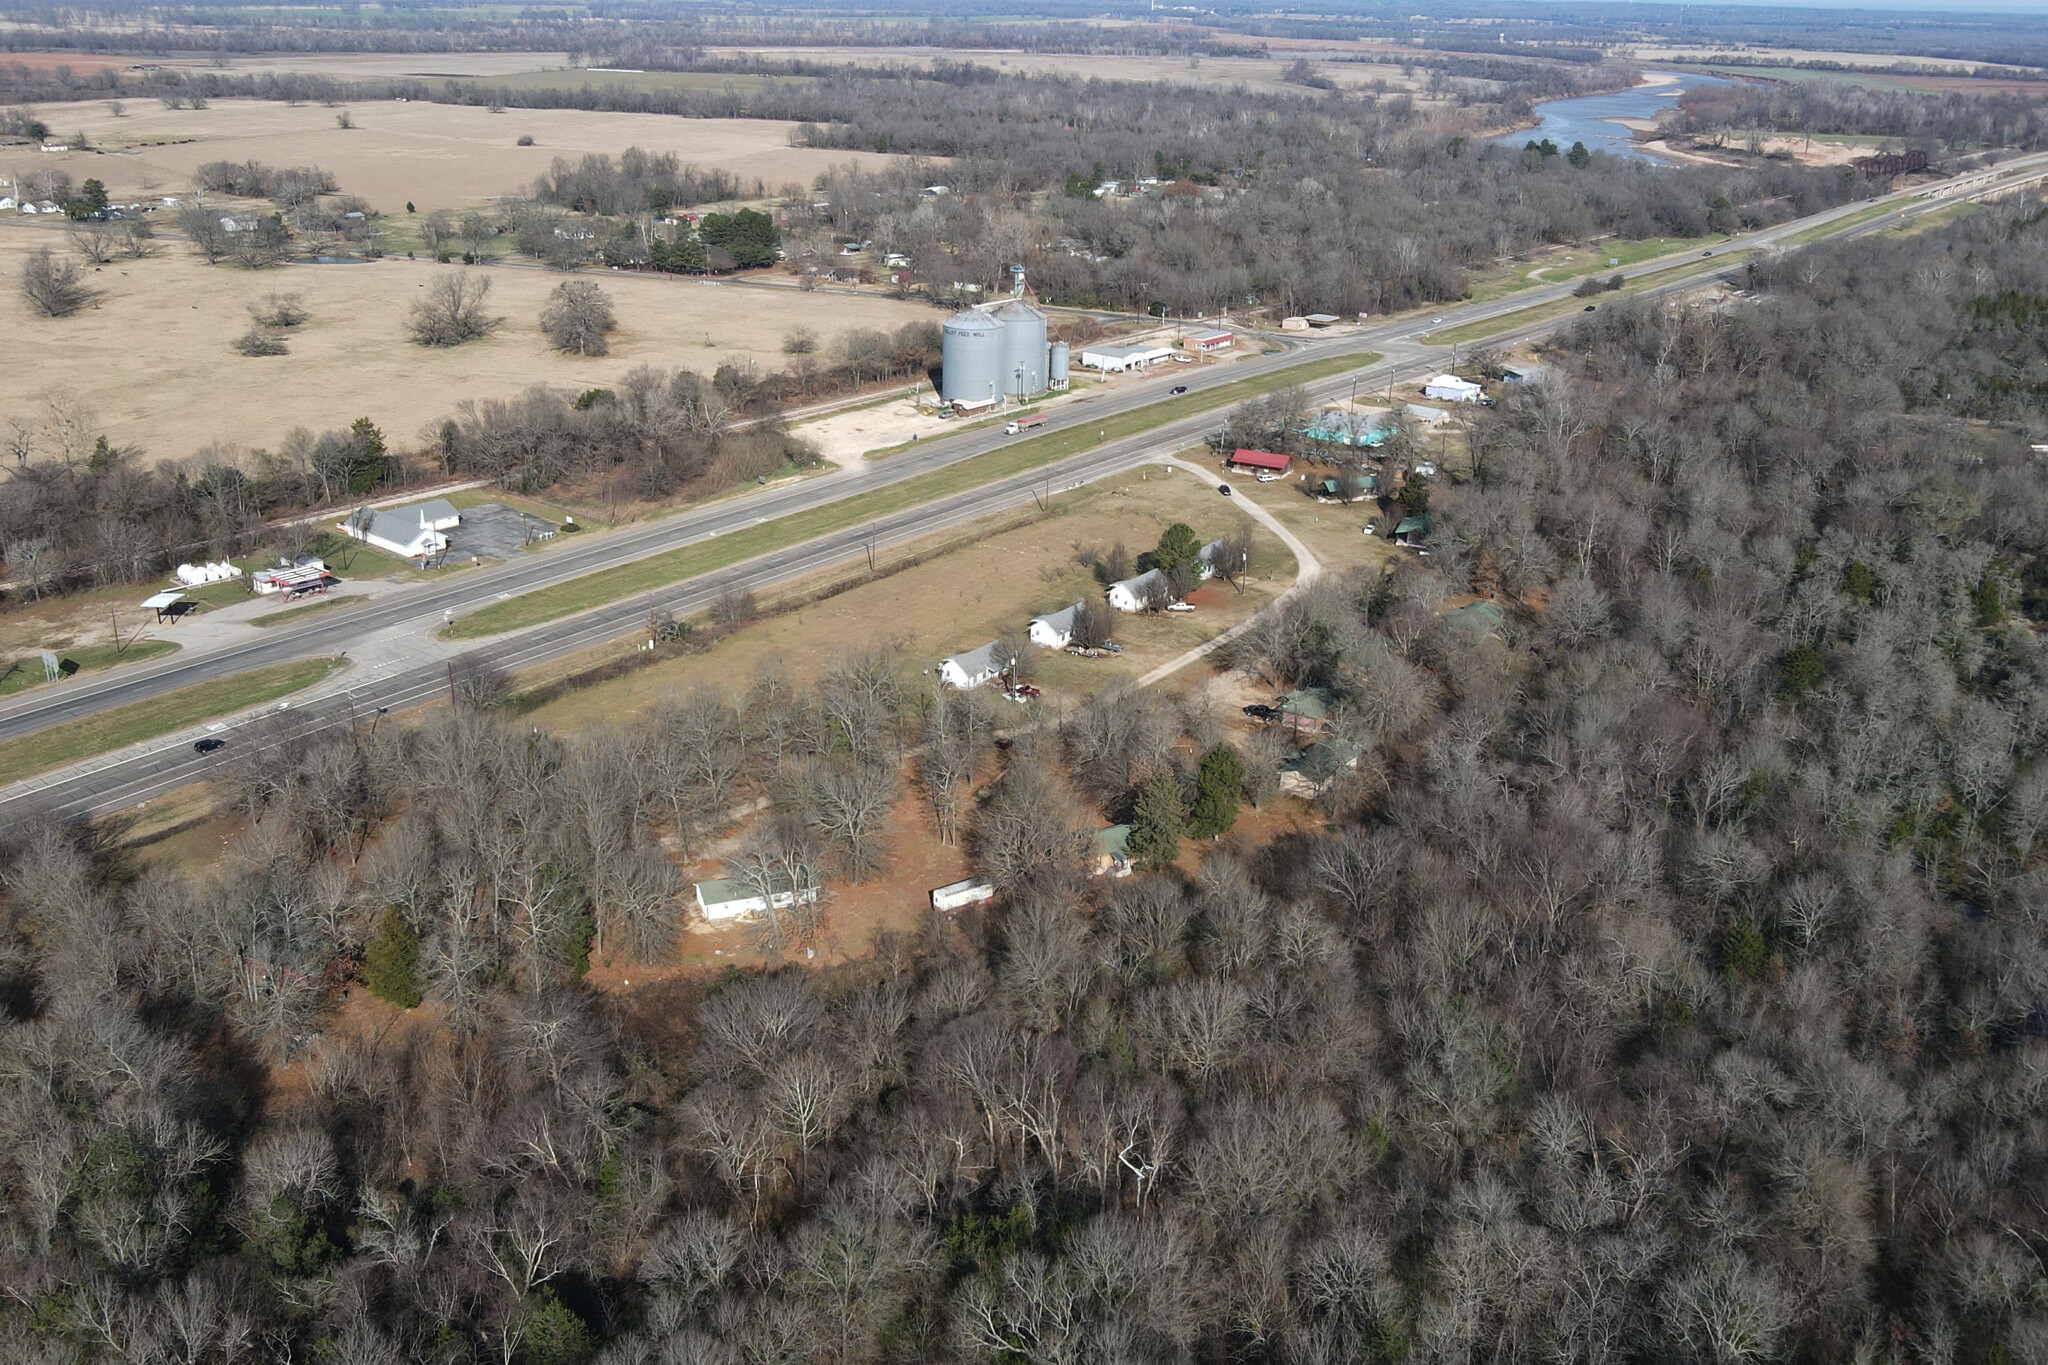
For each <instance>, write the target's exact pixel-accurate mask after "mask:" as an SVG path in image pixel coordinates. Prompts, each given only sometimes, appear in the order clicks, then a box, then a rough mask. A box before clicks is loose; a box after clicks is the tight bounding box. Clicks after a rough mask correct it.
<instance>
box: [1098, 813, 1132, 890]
mask: <svg viewBox="0 0 2048 1365" xmlns="http://www.w3.org/2000/svg"><path fill="white" fill-rule="evenodd" d="M1130 845H1131V827H1130V826H1129V825H1111V826H1110V827H1109V828H1107V829H1099V830H1097V831H1095V838H1094V841H1093V842H1092V843H1091V844H1090V846H1089V853H1090V857H1091V859H1092V861H1091V863H1090V866H1089V869H1088V874H1089V875H1090V876H1092V877H1128V876H1130V875H1131V849H1130Z"/></svg>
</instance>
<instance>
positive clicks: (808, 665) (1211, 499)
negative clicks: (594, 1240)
mask: <svg viewBox="0 0 2048 1365" xmlns="http://www.w3.org/2000/svg"><path fill="white" fill-rule="evenodd" d="M1149 472H1150V473H1151V474H1153V475H1155V476H1156V475H1157V474H1158V473H1159V470H1158V467H1157V466H1154V467H1151V469H1150V471H1149ZM1055 507H1056V509H1057V511H1056V514H1055V515H1053V516H1050V517H1045V518H1041V519H1038V520H1034V521H1031V522H1029V523H1028V524H1024V525H1018V524H1016V519H1015V517H1014V516H1010V517H1005V518H1002V519H999V520H996V521H995V522H993V523H992V524H991V525H992V526H993V527H1004V526H1007V527H1009V529H1006V530H994V531H993V533H990V532H989V530H988V529H987V527H986V526H985V527H984V528H981V533H980V534H977V533H976V532H977V528H962V529H958V530H955V531H953V532H950V533H949V534H948V535H947V536H945V537H944V538H942V539H940V540H938V541H936V542H932V543H931V544H932V545H945V546H957V548H952V549H950V550H948V551H947V552H946V553H943V554H938V555H935V556H934V557H933V558H932V559H930V560H928V561H927V562H925V563H923V564H919V565H917V566H916V567H914V568H909V569H905V570H902V571H901V572H898V573H894V574H890V575H888V576H886V577H883V578H880V579H877V580H875V581H873V582H869V583H864V584H861V585H860V586H858V587H855V588H852V589H850V590H848V591H845V592H841V593H839V594H837V595H835V596H832V597H828V598H826V599H824V600H823V601H819V602H814V603H811V604H809V605H807V606H803V607H800V608H798V609H796V610H794V611H791V612H788V613H786V614H781V615H772V616H768V617H766V618H765V619H763V620H761V621H760V622H758V623H756V624H753V625H750V626H747V627H745V628H744V629H742V630H740V631H738V632H737V633H735V634H734V635H732V636H731V637H729V638H727V639H725V640H722V641H720V642H719V643H717V644H716V645H713V646H712V647H711V648H709V649H707V650H705V651H703V652H702V653H699V654H686V655H683V656H681V657H679V658H675V659H670V660H666V661H664V662H662V663H659V664H652V665H649V666H648V667H645V668H641V669H638V670H636V671H634V672H632V673H629V674H626V675H625V676H624V677H621V678H617V679H613V680H611V681H609V682H604V683H599V684H596V685H595V686H591V687H587V688H584V689H581V690H579V691H575V692H571V693H569V694H568V695H566V696H564V697H561V698H559V699H557V700H554V701H551V702H548V703H547V704H545V705H543V706H541V707H539V708H537V709H536V710H535V711H534V712H533V713H532V716H531V719H532V720H533V721H534V722H535V723H537V724H538V725H540V726H541V728H542V729H549V730H572V729H577V728H580V727H583V726H587V725H592V724H597V723H600V722H602V723H607V724H609V723H615V722H617V721H619V720H621V719H623V718H626V717H628V716H634V715H639V714H643V713H645V712H646V711H647V710H648V709H650V708H651V707H653V706H654V705H655V703H656V702H657V701H659V700H660V699H661V698H662V697H663V696H664V695H666V694H668V693H670V692H672V691H678V690H682V691H687V690H688V689H689V688H691V687H692V686H694V685H696V684H698V683H700V682H708V683H712V684H714V685H716V686H718V687H720V688H725V689H737V688H741V687H744V686H745V685H746V681H747V679H748V678H749V677H750V676H752V675H753V674H754V673H755V672H756V671H758V670H761V669H763V668H769V667H772V668H774V669H776V670H777V671H779V672H781V673H782V674H783V675H784V676H785V677H788V678H790V679H792V680H797V681H802V680H804V679H808V678H810V677H814V676H815V675H816V674H817V673H818V672H819V670H820V669H822V668H823V667H824V666H825V664H827V663H828V662H830V661H831V660H832V659H833V658H834V657H835V656H837V655H839V654H841V653H843V652H845V651H846V650H848V649H851V648H859V647H863V646H867V645H872V644H877V643H882V642H893V643H895V644H896V645H898V646H899V647H901V648H902V650H903V651H904V653H905V655H906V659H907V661H910V662H913V663H914V664H915V666H916V667H918V668H919V669H923V668H927V667H936V666H937V664H938V661H939V660H940V659H941V658H943V657H944V656H946V655H947V654H951V653H955V652H957V651H960V650H965V649H972V648H974V647H975V646H977V645H981V644H984V643H986V642H987V641H988V640H990V639H993V638H994V637H995V636H996V635H997V634H999V633H1000V632H1001V631H1002V630H1003V629H1004V628H1006V627H1007V628H1010V629H1015V630H1020V631H1021V630H1022V629H1023V628H1024V625H1025V623H1026V622H1028V621H1029V620H1030V618H1031V617H1032V616H1033V615H1035V614H1037V613H1038V612H1041V611H1045V610H1048V609H1051V608H1056V607H1060V606H1064V605H1066V604H1067V603H1069V602H1072V601H1073V600H1074V599H1075V598H1077V597H1080V596H1083V595H1086V594H1091V593H1099V592H1100V591H1101V588H1100V586H1099V585H1098V584H1097V583H1096V582H1095V579H1094V578H1093V576H1092V575H1091V573H1090V571H1089V569H1088V567H1087V565H1086V564H1085V563H1083V561H1082V556H1083V554H1084V552H1086V551H1090V550H1098V549H1099V550H1107V549H1108V548H1110V546H1112V545H1114V544H1116V543H1117V542H1119V541H1120V542H1122V543H1123V545H1124V546H1125V548H1126V549H1128V550H1129V551H1130V553H1131V554H1132V555H1133V556H1135V555H1137V554H1138V553H1139V552H1140V551H1142V550H1149V549H1151V548H1152V546H1153V545H1154V544H1156V543H1157V542H1158V539H1159V534H1160V532H1162V531H1163V530H1165V529H1166V527H1167V526H1169V525H1171V524H1172V523H1173V522H1175V521H1185V522H1187V524H1188V525H1190V526H1192V527H1193V528H1194V529H1195V532H1196V533H1197V534H1198V535H1200V536H1201V537H1202V539H1203V540H1205V541H1206V540H1210V539H1213V538H1215V537H1216V536H1220V535H1223V534H1225V533H1227V532H1229V531H1232V530H1234V529H1236V528H1237V527H1239V526H1242V525H1246V524H1248V523H1249V522H1250V519H1249V518H1248V517H1246V516H1245V515H1244V514H1243V513H1242V512H1240V511H1237V510H1236V509H1235V508H1233V507H1231V506H1230V505H1229V504H1227V503H1225V502H1224V501H1223V500H1222V499H1221V498H1218V497H1216V496H1215V493H1214V490H1213V489H1211V488H1210V487H1209V485H1208V484H1206V483H1204V482H1202V481H1200V480H1198V479H1195V478H1192V477H1189V476H1188V475H1186V474H1185V473H1180V474H1175V475H1173V476H1170V477H1166V478H1159V477H1151V478H1142V477H1140V475H1139V473H1138V472H1137V471H1133V472H1132V473H1131V474H1130V475H1129V476H1128V481H1127V482H1123V483H1119V484H1117V485H1114V486H1102V487H1094V488H1090V489H1087V490H1083V491H1081V492H1078V493H1071V494H1064V495H1062V496H1061V497H1060V498H1059V499H1058V500H1057V501H1056V503H1055ZM930 548H931V545H927V546H924V547H918V546H912V547H909V548H908V549H907V550H906V552H905V555H904V557H906V558H907V557H910V556H911V555H914V554H915V553H918V552H919V551H920V550H921V549H922V550H925V551H929V549H930ZM884 567H886V564H885V566H884ZM1294 573H1295V565H1294V557H1293V556H1292V555H1290V554H1289V553H1288V552H1287V550H1286V548H1285V547H1284V546H1282V545H1281V544H1280V543H1279V541H1278V540H1276V539H1275V538H1274V537H1273V536H1272V535H1271V534H1270V533H1268V532H1266V531H1265V530H1263V529H1261V528H1257V527H1256V526H1255V527H1254V530H1253V538H1252V574H1251V577H1250V579H1249V580H1248V581H1247V582H1246V584H1245V591H1244V592H1243V593H1238V592H1236V591H1234V590H1233V589H1231V588H1230V587H1229V586H1227V585H1225V584H1222V583H1218V582H1213V581H1212V582H1210V583H1207V584H1204V585H1203V586H1202V587H1201V588H1200V589H1199V590H1197V591H1196V593H1195V594H1194V595H1193V598H1192V600H1193V601H1194V603H1195V604H1196V608H1197V609H1196V610H1195V611H1194V612H1191V613H1188V614H1186V615H1181V614H1162V615H1159V616H1152V617H1139V616H1133V617H1120V618H1119V619H1118V635H1117V638H1118V640H1119V642H1120V643H1122V644H1123V645H1124V653H1123V654H1121V655H1118V656H1111V657H1104V658H1100V659H1076V658H1071V657H1069V656H1067V655H1064V654H1060V653H1057V652H1055V651H1050V650H1041V651H1034V657H1035V659H1036V661H1037V662H1038V664H1039V668H1040V681H1041V683H1042V684H1044V685H1046V686H1047V687H1048V689H1051V688H1054V687H1057V688H1061V689H1071V690H1073V691H1076V692H1093V691H1096V690H1098V689H1099V688H1101V687H1105V686H1107V685H1109V684H1110V683H1111V682H1113V681H1116V680H1118V679H1122V678H1135V677H1137V676H1139V675H1140V674H1142V673H1144V672H1145V671H1146V670H1147V669H1149V668H1152V667H1154V666H1155V665H1158V664H1160V663H1164V662H1165V661H1166V660H1168V659H1171V658H1173V657H1175V656H1176V655H1178V654H1180V653H1182V652H1183V651H1185V650H1188V649H1192V648H1194V647H1195V646H1196V645H1198V644H1200V643H1201V642H1202V641H1203V640H1206V639H1208V638H1210V637H1211V636H1213V635H1215V634H1216V633H1218V632H1219V631H1221V630H1223V629H1225V628H1227V627H1228V626H1230V625H1233V624H1235V623H1236V622H1238V621H1241V620H1243V619H1244V618H1245V617H1246V616H1249V615H1250V614H1251V613H1252V612H1254V611H1256V610H1257V609H1258V608H1259V607H1261V606H1263V605H1265V604H1266V603H1267V602H1270V601H1272V600H1273V598H1274V597H1276V596H1277V595H1278V594H1279V593H1280V592H1281V591H1282V590H1283V589H1285V588H1286V587H1287V585H1288V584H1290V583H1292V582H1293V581H1294ZM845 579H846V574H845V573H844V572H841V573H838V574H834V575H831V576H828V577H826V578H824V579H822V580H820V581H819V583H813V584H808V585H798V586H796V587H794V588H793V589H792V590H791V591H792V592H793V593H794V594H796V595H799V596H801V595H803V594H804V593H805V592H807V591H815V590H816V588H817V587H818V586H820V585H821V584H822V583H830V582H843V581H845ZM764 605H769V604H764ZM589 663H590V661H589V660H583V661H580V664H581V666H584V667H588V666H589ZM562 671H563V670H559V669H551V670H549V673H550V674H554V675H559V673H560V672H562ZM1200 672H1201V669H1200V668H1199V667H1198V668H1195V669H1190V670H1189V675H1190V676H1197V675H1199V673H1200Z"/></svg>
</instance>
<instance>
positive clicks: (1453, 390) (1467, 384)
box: [1422, 374, 1486, 403]
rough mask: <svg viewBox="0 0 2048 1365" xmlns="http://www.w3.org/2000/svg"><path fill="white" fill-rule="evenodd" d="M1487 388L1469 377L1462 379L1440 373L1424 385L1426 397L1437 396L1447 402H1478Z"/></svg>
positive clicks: (1424, 395) (1423, 391)
mask: <svg viewBox="0 0 2048 1365" xmlns="http://www.w3.org/2000/svg"><path fill="white" fill-rule="evenodd" d="M1485 394H1486V390H1485V389H1483V388H1481V387H1479V385H1477V384H1474V383H1473V382H1472V381H1471V380H1469V379H1460V378H1458V376H1456V375H1454V374H1440V375H1438V376H1436V377H1435V378H1434V379H1432V380H1430V381H1429V382H1428V383H1427V384H1424V385H1423V386H1422V396H1423V397H1424V398H1436V399H1440V400H1442V401H1443V402H1446V403H1477V402H1478V401H1479V400H1480V399H1481V398H1482V397H1484V396H1485Z"/></svg>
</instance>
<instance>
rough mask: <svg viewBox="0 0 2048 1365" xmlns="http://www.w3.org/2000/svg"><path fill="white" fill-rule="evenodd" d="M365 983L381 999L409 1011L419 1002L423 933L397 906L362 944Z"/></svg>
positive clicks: (388, 912)
mask: <svg viewBox="0 0 2048 1365" xmlns="http://www.w3.org/2000/svg"><path fill="white" fill-rule="evenodd" d="M363 984H364V985H366V986H368V987H369V988H370V994H372V995H374V996H376V997H377V998H378V999H379V1000H383V1001H386V1002H388V1003H390V1004H393V1005H396V1006H398V1007H399V1008H400V1009H402V1010H409V1009H411V1008H412V1007H413V1006H414V1005H417V1004H419V1002H420V994H421V992H420V936H419V934H417V933H416V932H414V930H413V927H412V925H411V924H410V923H409V922H407V920H406V918H405V915H404V914H403V913H402V912H401V911H400V910H399V908H398V907H397V906H395V905H391V906H386V907H385V909H384V918H383V920H382V921H381V922H379V924H378V925H377V932H376V933H374V934H372V935H371V936H370V941H369V942H368V943H366V944H364V945H363Z"/></svg>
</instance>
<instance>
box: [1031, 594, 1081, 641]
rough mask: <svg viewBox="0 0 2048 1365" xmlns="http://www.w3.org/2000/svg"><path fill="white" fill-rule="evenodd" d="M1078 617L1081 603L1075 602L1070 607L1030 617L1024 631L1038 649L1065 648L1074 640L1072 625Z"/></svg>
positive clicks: (1077, 620) (1079, 616)
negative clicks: (1027, 627)
mask: <svg viewBox="0 0 2048 1365" xmlns="http://www.w3.org/2000/svg"><path fill="white" fill-rule="evenodd" d="M1080 619H1081V604H1080V603H1079V602H1076V603H1074V605H1073V606H1071V607H1062V608H1060V609H1059V610H1058V611H1049V612H1047V613H1046V614H1045V615H1043V616H1034V617H1032V618H1031V625H1030V628H1029V629H1028V631H1027V632H1026V633H1027V634H1028V635H1029V636H1030V637H1031V643H1032V644H1034V645H1037V646H1038V647H1039V648H1040V649H1065V648H1066V647H1067V646H1068V645H1070V644H1072V643H1073V642H1074V626H1075V624H1076V623H1077V622H1079V621H1080Z"/></svg>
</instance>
